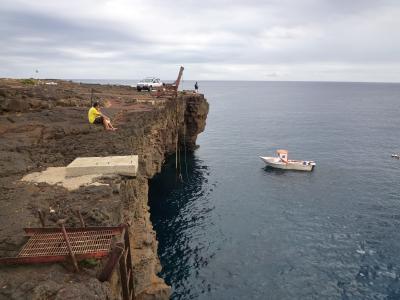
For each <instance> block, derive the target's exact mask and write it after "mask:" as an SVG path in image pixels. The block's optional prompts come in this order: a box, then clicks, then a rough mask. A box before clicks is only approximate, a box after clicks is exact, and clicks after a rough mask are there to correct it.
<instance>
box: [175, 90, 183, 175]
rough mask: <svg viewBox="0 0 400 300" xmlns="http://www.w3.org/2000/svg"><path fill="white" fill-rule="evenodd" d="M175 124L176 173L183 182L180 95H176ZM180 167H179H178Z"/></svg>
mask: <svg viewBox="0 0 400 300" xmlns="http://www.w3.org/2000/svg"><path fill="white" fill-rule="evenodd" d="M175 104H176V107H175V126H176V144H175V147H176V148H175V149H176V155H175V168H176V174H177V179H178V178H179V180H180V181H181V182H183V178H182V166H181V165H182V164H181V158H180V156H181V153H180V147H179V119H178V115H179V114H178V109H179V107H178V96H176V98H175ZM178 167H179V169H178Z"/></svg>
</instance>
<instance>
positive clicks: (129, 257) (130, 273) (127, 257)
mask: <svg viewBox="0 0 400 300" xmlns="http://www.w3.org/2000/svg"><path fill="white" fill-rule="evenodd" d="M124 241H125V252H126V255H125V256H124V259H125V263H126V267H127V269H128V272H127V280H128V288H129V289H130V293H129V299H134V298H135V285H134V281H133V264H132V254H131V244H130V241H129V231H128V230H127V231H126V232H125V235H124Z"/></svg>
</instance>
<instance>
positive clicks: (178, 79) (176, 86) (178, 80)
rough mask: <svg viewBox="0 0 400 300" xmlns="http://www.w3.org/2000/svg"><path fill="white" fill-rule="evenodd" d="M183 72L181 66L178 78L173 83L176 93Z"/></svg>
mask: <svg viewBox="0 0 400 300" xmlns="http://www.w3.org/2000/svg"><path fill="white" fill-rule="evenodd" d="M183 70H185V68H184V67H182V66H181V67H180V69H179V74H178V78H177V79H176V81H175V89H176V92H178V87H179V84H180V83H181V78H182V74H183Z"/></svg>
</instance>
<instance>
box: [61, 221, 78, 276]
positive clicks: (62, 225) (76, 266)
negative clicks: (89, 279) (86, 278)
mask: <svg viewBox="0 0 400 300" xmlns="http://www.w3.org/2000/svg"><path fill="white" fill-rule="evenodd" d="M64 223H65V219H61V220H58V222H57V224H59V225H60V226H61V230H62V233H63V236H64V240H65V243H66V244H67V248H68V252H69V254H70V255H71V259H72V263H73V265H74V269H75V271H76V272H79V267H78V262H77V261H76V258H75V254H74V252H73V251H72V247H71V244H70V242H69V238H68V234H67V231H66V230H65V226H64Z"/></svg>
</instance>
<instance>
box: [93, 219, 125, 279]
mask: <svg viewBox="0 0 400 300" xmlns="http://www.w3.org/2000/svg"><path fill="white" fill-rule="evenodd" d="M125 231H126V227H125V226H124V227H123V228H122V232H121V237H120V239H119V241H118V242H117V243H116V244H115V246H114V249H113V250H112V251H111V254H110V257H109V259H108V261H107V263H106V265H105V266H104V268H103V271H102V272H101V274H100V275H99V277H98V279H99V280H100V281H101V282H104V281H108V280H110V278H111V275H112V272H113V271H114V269H115V266H116V265H117V263H118V262H119V260H120V259H121V256H122V255H123V254H124V251H125V245H124V238H123V236H124V235H125Z"/></svg>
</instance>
